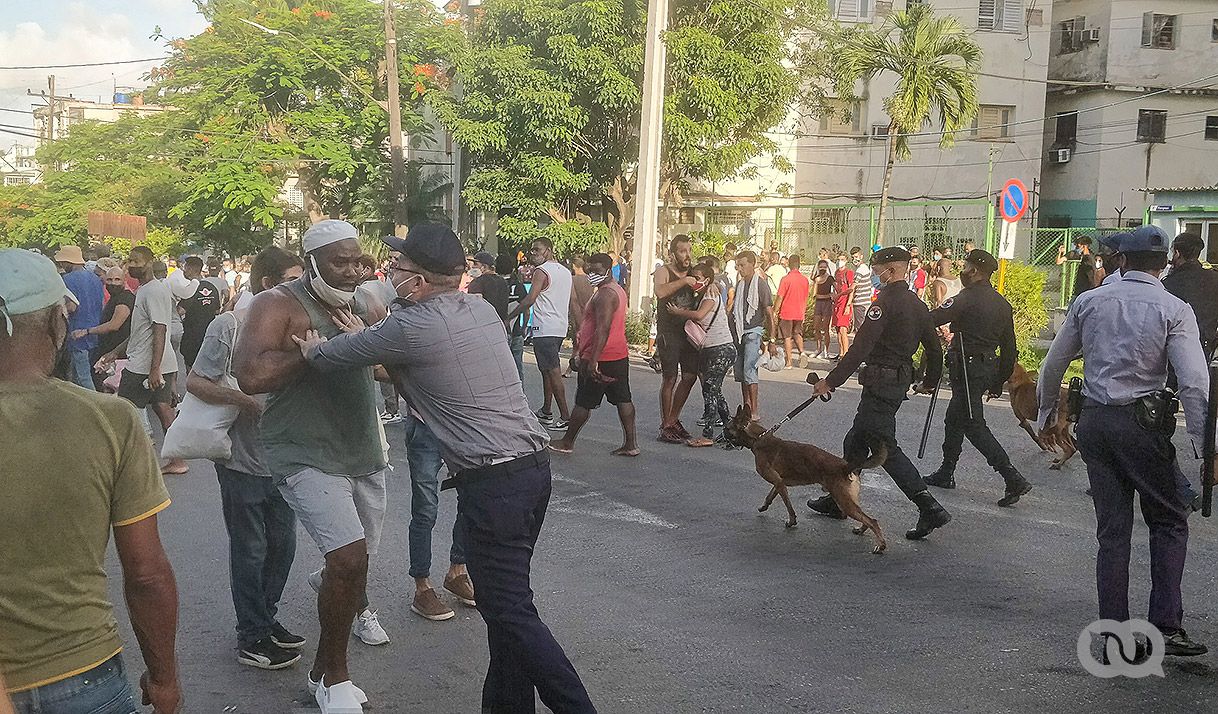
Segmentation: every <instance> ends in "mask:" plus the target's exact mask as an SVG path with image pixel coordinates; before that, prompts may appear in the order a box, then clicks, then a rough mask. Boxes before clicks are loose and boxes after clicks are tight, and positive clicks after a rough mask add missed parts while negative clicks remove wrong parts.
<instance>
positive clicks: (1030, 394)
mask: <svg viewBox="0 0 1218 714" xmlns="http://www.w3.org/2000/svg"><path fill="white" fill-rule="evenodd" d="M1007 391H1008V392H1009V393H1010V395H1011V411H1013V412H1015V418H1016V419H1018V420H1019V426H1020V427H1022V428H1023V430H1024V431H1026V432H1028V436H1030V437H1032V441H1035V442H1036V445H1037V446H1039V447H1040V448H1041V449H1043V450H1045V451H1052V452H1054V453H1056V452H1057V447H1059V446H1060V447H1061V450H1062V453H1061V455H1059V456H1055V457H1054V459H1053V463H1052V465H1050V466H1049V468H1050V469H1053V470H1054V471H1057V470H1059V469H1061V467H1062V464H1064V463H1066V462H1067V461H1069V460H1070V458H1071V457H1072V456H1074V454H1075V452H1077V451H1078V449H1077V448H1076V447H1075V446H1074V435H1073V434H1071V433H1070V422H1069V421H1068V420H1067V419H1066V411H1067V401H1068V400H1067V394H1068V392H1069V390H1068V389H1066V388H1065V387H1062V389H1061V394H1060V395H1058V400H1057V418H1056V419H1055V420H1054V422H1053V426H1051V427H1049V434H1048V439H1047V440H1046V439H1042V438H1041V437H1040V435H1039V434H1037V433H1036V429H1035V428H1034V427H1033V426H1032V425H1033V424H1034V423H1035V422H1036V417H1037V416H1038V413H1039V410H1040V405H1039V404H1037V401H1036V373H1035V372H1029V371H1027V370H1026V369H1024V367H1023V365H1022V364H1019V363H1018V362H1016V363H1015V370H1014V371H1012V372H1011V378H1010V379H1009V380H1007Z"/></svg>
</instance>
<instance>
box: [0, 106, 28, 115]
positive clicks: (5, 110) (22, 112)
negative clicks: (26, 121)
mask: <svg viewBox="0 0 1218 714" xmlns="http://www.w3.org/2000/svg"><path fill="white" fill-rule="evenodd" d="M0 112H12V113H14V114H33V113H34V112H32V111H30V110H28V109H7V108H5V107H0Z"/></svg>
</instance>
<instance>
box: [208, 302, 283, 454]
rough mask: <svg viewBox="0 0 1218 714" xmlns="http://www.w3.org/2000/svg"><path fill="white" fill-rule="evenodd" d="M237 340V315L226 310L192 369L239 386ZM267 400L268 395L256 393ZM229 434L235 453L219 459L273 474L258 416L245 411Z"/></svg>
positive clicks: (211, 328)
mask: <svg viewBox="0 0 1218 714" xmlns="http://www.w3.org/2000/svg"><path fill="white" fill-rule="evenodd" d="M236 340H237V315H236V313H233V312H224V313H220V314H219V315H217V316H216V319H214V320H212V322H211V324H210V325H208V326H207V334H205V335H204V336H203V346H202V347H200V348H199V356H198V357H196V358H195V364H194V367H192V368H191V370H190V371H191V372H193V373H195V374H197V375H199V376H200V377H203V378H205V379H208V380H211V381H212V382H216V383H218V384H220V385H221V386H224V387H229V388H231V389H236V388H237V383H236V380H234V379H233V378H232V354H233V345H234V344H235V343H236ZM254 398H255V399H258V400H259V401H261V402H263V403H264V404H265V402H266V396H265V395H259V396H256V397H254ZM228 438H229V439H232V442H233V453H232V457H231V458H229V460H228V461H218V462H216V463H218V464H220V465H221V466H224V467H227V468H229V469H232V470H233V471H240V472H241V473H243V474H252V475H254V476H267V477H269V476H270V472H269V471H268V470H267V468H266V466H265V465H264V464H265V459H264V458H263V452H262V436H261V435H260V434H259V432H258V417H255V416H251V415H249V414H247V413H246V412H244V411H243V412H241V414H240V415H239V416H238V417H237V421H235V422H233V425H232V426H231V427H229V429H228Z"/></svg>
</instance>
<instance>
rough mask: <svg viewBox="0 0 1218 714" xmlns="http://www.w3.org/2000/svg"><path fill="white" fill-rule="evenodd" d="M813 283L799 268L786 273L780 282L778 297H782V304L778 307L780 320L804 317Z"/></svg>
mask: <svg viewBox="0 0 1218 714" xmlns="http://www.w3.org/2000/svg"><path fill="white" fill-rule="evenodd" d="M811 285H812V284H811V282H809V280H808V279H807V278H805V277H804V275H803V273H801V272H799V271H798V270H792V271H791V272H789V273H787V274H786V277H784V278H783V279H782V282H780V283H778V297H779V298H781V299H782V305H781V306H780V307H779V309H778V319H779V320H802V319H804V311H805V310H806V309H807V307H808V293H809V292H810V291H811V289H812V288H811Z"/></svg>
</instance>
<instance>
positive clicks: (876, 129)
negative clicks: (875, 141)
mask: <svg viewBox="0 0 1218 714" xmlns="http://www.w3.org/2000/svg"><path fill="white" fill-rule="evenodd" d="M871 135H872V136H873V137H876V138H879V139H882V138H884V137H886V136H888V125H887V124H872V125H871Z"/></svg>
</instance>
